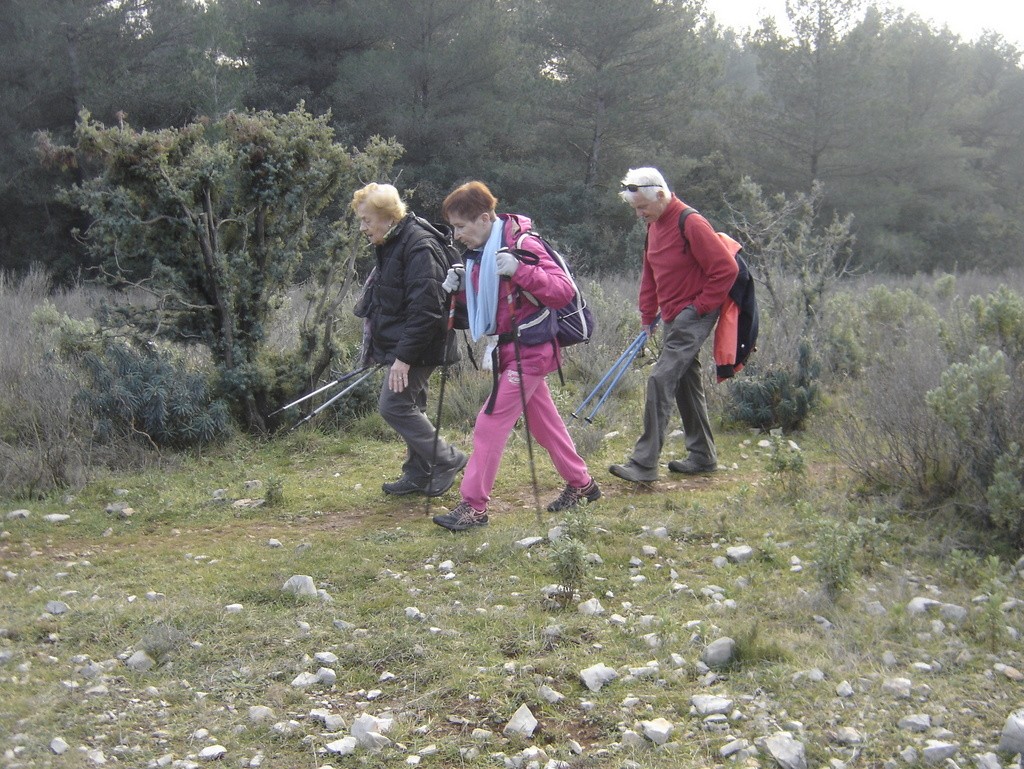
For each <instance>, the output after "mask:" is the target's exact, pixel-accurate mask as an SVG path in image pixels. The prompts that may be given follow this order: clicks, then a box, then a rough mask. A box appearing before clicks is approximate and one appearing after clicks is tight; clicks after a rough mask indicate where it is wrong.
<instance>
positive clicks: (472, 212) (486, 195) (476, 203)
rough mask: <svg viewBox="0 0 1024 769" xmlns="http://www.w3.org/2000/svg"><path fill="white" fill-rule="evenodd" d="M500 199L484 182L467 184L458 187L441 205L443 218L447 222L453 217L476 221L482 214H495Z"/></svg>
mask: <svg viewBox="0 0 1024 769" xmlns="http://www.w3.org/2000/svg"><path fill="white" fill-rule="evenodd" d="M497 207H498V199H497V198H496V197H494V195H493V194H492V193H491V191H490V190H489V189H488V188H487V185H486V184H484V183H483V182H476V181H473V182H466V183H465V184H463V185H460V186H458V187H456V188H455V189H454V190H452V191H451V192H450V193H448V197H446V198H445V199H444V203H442V204H441V216H443V217H444V220H445V221H446V222H448V221H451V218H452V217H453V216H458V217H461V218H463V219H470V220H472V219H476V218H477V217H478V216H480V215H481V214H486V213H494V210H495V209H496V208H497Z"/></svg>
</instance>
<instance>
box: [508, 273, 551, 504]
mask: <svg viewBox="0 0 1024 769" xmlns="http://www.w3.org/2000/svg"><path fill="white" fill-rule="evenodd" d="M509 282H510V283H511V278H509ZM513 293H514V292H513V291H512V290H511V289H510V290H509V292H508V311H509V317H510V318H511V320H512V346H513V347H514V348H515V351H516V373H517V374H519V400H520V402H521V403H522V406H523V429H525V430H526V456H527V457H528V458H529V460H530V479H531V480H532V481H533V502H534V505H536V508H537V523H538V524H540V523H542V522H543V519H542V518H541V513H540V490H539V489H538V488H537V465H536V464H535V463H534V461H533V436H532V434H531V433H530V418H529V417H528V416H527V414H526V383H525V382H524V381H523V356H522V353H521V352H520V350H519V325H518V324H517V323H516V308H515V299H514V297H513Z"/></svg>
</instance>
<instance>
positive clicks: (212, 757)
mask: <svg viewBox="0 0 1024 769" xmlns="http://www.w3.org/2000/svg"><path fill="white" fill-rule="evenodd" d="M227 752H228V749H227V748H225V747H224V746H223V745H210V746H209V747H207V748H203V749H202V750H200V751H199V758H201V759H202V760H203V761H219V760H220V759H222V758H224V756H226V755H227Z"/></svg>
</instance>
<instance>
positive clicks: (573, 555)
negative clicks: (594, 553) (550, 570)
mask: <svg viewBox="0 0 1024 769" xmlns="http://www.w3.org/2000/svg"><path fill="white" fill-rule="evenodd" d="M551 562H552V564H553V566H554V572H555V578H556V579H557V580H558V585H559V588H560V589H561V590H560V592H561V595H560V596H557V597H554V598H555V600H556V601H557V602H558V603H559V605H562V606H565V605H567V604H568V603H569V602H570V601H571V599H572V597H573V596H574V595H575V594H576V593H577V592H579V590H580V588H581V587H582V586H583V580H584V579H585V578H586V576H587V548H586V546H585V545H584V544H583V543H582V542H580V541H579V540H578V539H576V538H575V537H568V536H567V537H562V538H561V539H559V540H558V541H557V542H555V544H554V545H553V546H552V548H551Z"/></svg>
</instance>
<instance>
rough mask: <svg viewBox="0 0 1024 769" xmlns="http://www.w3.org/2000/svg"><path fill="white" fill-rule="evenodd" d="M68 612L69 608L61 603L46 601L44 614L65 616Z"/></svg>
mask: <svg viewBox="0 0 1024 769" xmlns="http://www.w3.org/2000/svg"><path fill="white" fill-rule="evenodd" d="M69 611H71V607H70V606H68V605H67V604H66V603H64V602H63V601H47V603H46V612H47V613H48V614H53V615H54V616H59V615H61V614H67V613H68V612H69Z"/></svg>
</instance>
